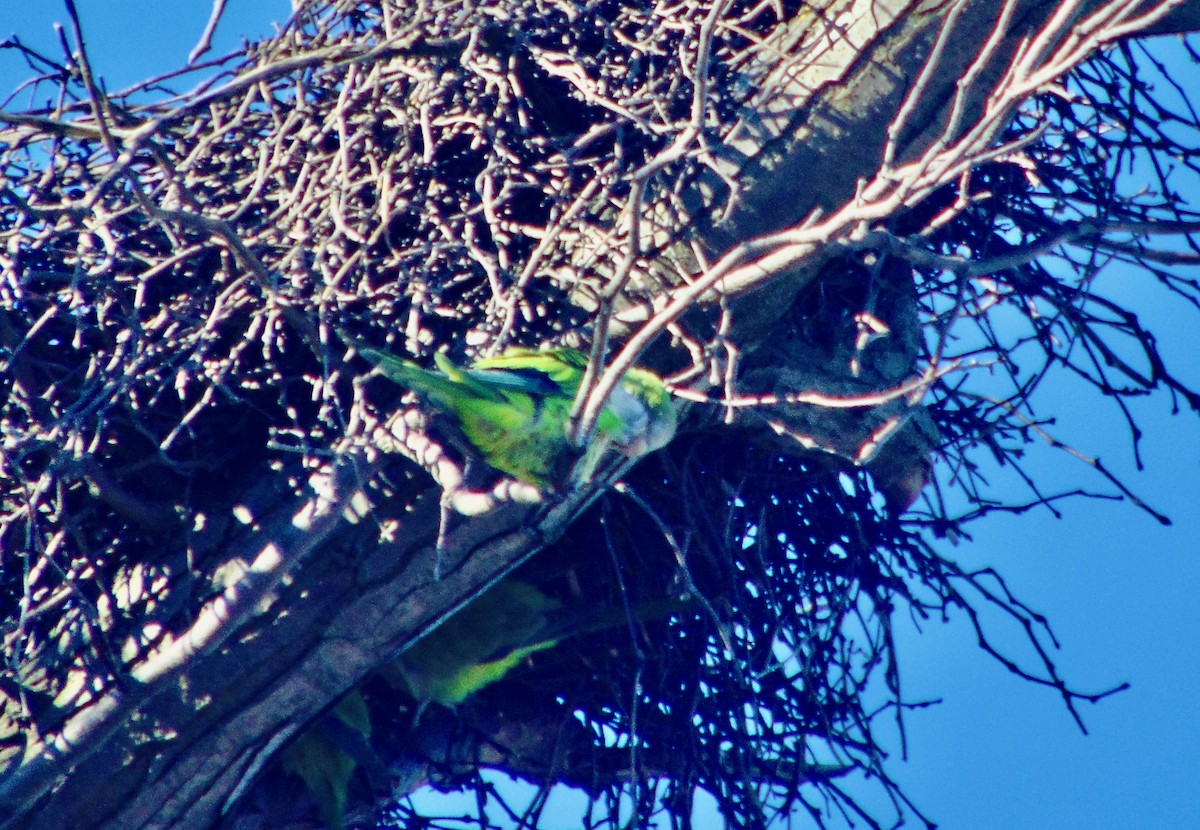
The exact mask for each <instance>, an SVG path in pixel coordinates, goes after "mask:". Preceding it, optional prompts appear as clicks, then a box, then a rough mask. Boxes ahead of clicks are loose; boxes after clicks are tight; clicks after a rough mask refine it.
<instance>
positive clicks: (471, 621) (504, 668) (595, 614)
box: [385, 577, 690, 707]
mask: <svg viewBox="0 0 1200 830" xmlns="http://www.w3.org/2000/svg"><path fill="white" fill-rule="evenodd" d="M689 604H690V603H689V602H688V600H685V599H677V598H671V599H662V600H657V601H651V602H645V603H641V604H639V605H637V606H636V607H634V608H632V609H629V610H626V609H625V608H623V607H620V608H603V609H594V608H587V609H581V608H568V607H566V606H564V605H563V603H562V602H560V601H559V600H557V599H555V598H553V597H551V596H548V595H547V594H546V593H544V592H543V591H542V590H541V589H539V588H537V587H536V586H534V585H531V584H530V583H528V582H525V581H523V580H521V579H517V578H515V577H507V578H506V579H502V580H501V581H500V582H497V583H496V584H495V585H494V586H492V587H491V588H489V589H488V590H487V591H485V592H484V593H482V594H480V595H479V596H478V597H476V598H475V599H474V600H472V601H471V602H470V603H468V604H467V605H466V606H464V607H463V608H462V609H461V610H459V612H458V613H457V614H455V615H454V616H452V617H450V618H449V619H448V620H446V621H445V622H444V623H442V624H441V625H439V626H438V627H437V628H435V629H434V630H433V631H431V632H430V633H429V634H427V635H426V636H425V637H423V638H421V639H420V640H418V641H417V642H416V643H414V644H413V645H411V646H409V647H408V648H407V649H406V650H405V651H404V652H403V653H402V654H401V655H400V657H398V658H397V659H396V660H395V661H394V662H393V663H392V664H391V666H390V667H389V668H388V669H387V670H385V675H390V676H391V677H392V678H393V680H392V682H393V684H394V685H397V686H399V685H403V686H404V687H405V688H407V689H408V691H409V692H410V693H411V694H412V696H413V697H415V698H416V699H417V700H419V701H421V702H422V703H425V702H433V703H440V704H441V705H443V706H447V707H454V706H457V705H458V704H460V703H462V702H463V701H464V700H466V699H467V698H468V697H470V696H471V695H473V694H475V693H476V692H478V691H480V690H481V689H483V688H485V687H487V686H490V685H491V684H492V683H495V682H496V681H497V680H500V679H501V678H503V677H504V676H505V675H506V674H508V672H509V671H511V670H512V669H514V668H516V667H517V666H518V665H520V664H521V662H522V661H524V660H525V659H526V658H527V657H529V656H530V655H532V654H536V653H537V652H539V651H544V650H546V649H549V648H553V647H554V646H556V645H558V644H559V643H560V642H562V641H563V640H564V639H566V638H568V637H574V636H578V635H581V634H587V633H590V632H593V631H601V630H604V629H606V628H614V627H617V626H621V625H626V624H628V622H629V620H630V619H634V620H647V619H655V618H662V617H666V616H668V615H670V614H673V613H675V612H677V611H680V610H683V609H684V608H687V607H688V606H689ZM397 676H398V679H399V681H400V682H399V683H396V682H395V679H396V678H397Z"/></svg>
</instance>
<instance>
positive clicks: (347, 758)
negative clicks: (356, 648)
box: [281, 691, 371, 830]
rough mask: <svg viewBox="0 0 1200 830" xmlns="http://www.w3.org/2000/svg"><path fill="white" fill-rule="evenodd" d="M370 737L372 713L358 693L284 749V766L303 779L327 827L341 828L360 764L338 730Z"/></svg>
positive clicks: (331, 828)
mask: <svg viewBox="0 0 1200 830" xmlns="http://www.w3.org/2000/svg"><path fill="white" fill-rule="evenodd" d="M346 730H349V731H350V732H351V734H357V735H358V736H360V737H361V738H362V739H366V738H370V737H371V716H370V714H369V713H368V712H367V703H366V701H365V700H363V697H362V695H361V694H359V693H358V692H356V691H355V692H351V693H350V694H348V695H346V697H344V698H342V699H341V701H339V702H338V704H337V706H335V707H334V708H333V709H332V710H331V711H330V712H329V713H327V714H326V715H324V716H323V717H322V719H320V720H318V721H317V722H316V723H315V724H314V725H313V726H312V727H310V728H309V730H308V731H307V732H305V733H304V734H303V735H301V736H300V737H299V738H297V739H296V740H295V741H294V742H293V743H292V744H291V745H290V746H289V747H288V748H287V749H285V750H284V751H283V754H282V756H281V760H282V763H283V768H284V769H285V770H287V771H288V772H291V773H294V774H295V775H298V776H300V777H301V778H303V779H304V783H305V784H306V785H307V786H308V791H309V793H310V794H311V795H312V797H313V800H314V801H316V802H317V808H318V810H319V811H320V813H321V819H322V820H323V821H324V822H325V826H326V827H327V828H328V830H342V827H343V826H344V820H343V817H344V815H345V812H346V797H347V794H348V792H349V789H350V779H351V777H352V776H353V775H354V770H355V768H356V767H357V766H358V762H357V761H356V760H355V758H354V755H353V754H351V753H350V752H348V751H347V748H346V747H345V746H343V745H342V744H343V740H342V739H340V737H339V734H338V733H339V732H344V731H346Z"/></svg>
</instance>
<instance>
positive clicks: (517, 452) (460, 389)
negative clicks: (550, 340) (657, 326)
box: [356, 345, 676, 489]
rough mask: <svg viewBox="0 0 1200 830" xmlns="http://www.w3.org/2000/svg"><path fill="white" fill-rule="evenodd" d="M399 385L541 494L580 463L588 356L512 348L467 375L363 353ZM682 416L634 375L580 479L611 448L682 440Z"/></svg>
mask: <svg viewBox="0 0 1200 830" xmlns="http://www.w3.org/2000/svg"><path fill="white" fill-rule="evenodd" d="M356 347H357V348H358V350H359V352H361V353H362V355H363V356H364V357H366V358H367V359H368V360H370V361H371V362H372V363H375V364H376V365H378V366H379V368H380V369H382V370H383V373H384V374H385V375H387V376H388V377H389V378H391V379H392V380H394V381H396V382H397V383H400V384H402V385H404V386H407V387H408V388H410V389H412V390H414V391H415V392H417V393H418V394H419V395H421V397H422V398H424V399H425V400H426V401H427V402H428V403H429V404H430V405H431V406H432V407H433V408H434V409H436V410H437V411H438V412H441V413H442V414H444V415H446V416H448V417H449V418H451V419H452V420H453V423H454V425H455V427H456V428H457V429H458V431H459V432H460V433H461V434H462V436H463V437H464V438H465V439H466V441H467V442H468V443H469V444H470V445H471V447H472V448H473V449H474V450H475V451H476V452H477V453H478V454H479V456H480V458H482V459H483V460H484V461H486V462H487V463H488V464H489V465H490V466H492V467H494V468H495V469H497V470H500V471H501V472H504V473H507V474H509V475H511V476H512V477H513V478H516V479H518V480H520V481H523V482H525V483H527V484H532V485H534V486H536V487H538V488H543V489H546V488H550V489H552V488H554V486H555V485H556V484H558V483H560V482H561V481H562V479H563V477H564V474H565V472H566V470H567V469H568V468H569V467H570V466H571V464H572V462H573V461H574V460H575V458H576V457H577V453H576V452H575V451H574V450H573V448H572V447H571V445H570V442H569V441H568V438H567V421H568V418H569V417H570V413H571V408H572V406H573V405H574V402H575V395H576V393H577V392H578V391H579V385H580V383H581V382H582V381H583V374H584V370H585V369H586V368H587V357H586V356H585V355H584V354H583V353H582V352H580V351H578V350H576V349H570V348H557V349H544V350H534V349H524V348H512V349H509V350H507V351H506V352H504V353H503V354H500V355H497V356H495V357H486V358H483V359H481V360H477V361H475V362H474V363H472V364H471V365H470V366H469V367H466V368H464V367H460V366H457V365H455V364H454V363H453V362H451V360H450V359H449V358H448V357H446V356H445V355H443V354H441V353H438V354H435V355H434V361H435V362H436V363H437V365H438V368H439V369H440V370H441V371H432V370H429V369H424V368H422V367H420V366H418V365H416V364H415V363H411V362H409V361H407V360H404V359H402V358H399V357H396V356H395V355H391V354H388V353H387V352H383V351H380V350H378V349H374V348H371V347H368V346H361V345H360V346H356ZM675 426H676V411H675V405H674V402H673V400H672V398H671V394H670V393H669V392H668V391H667V388H666V387H665V386H664V385H663V382H662V379H661V378H660V377H659V376H658V375H656V374H654V373H653V372H651V371H648V370H646V369H630V370H629V371H628V372H626V373H625V376H624V377H623V378H622V379H621V382H620V384H618V386H617V387H616V388H615V389H614V390H613V392H612V394H611V395H610V396H609V399H608V403H607V404H606V405H605V407H604V409H603V410H602V411H601V413H600V416H599V418H598V419H597V422H596V435H595V438H594V439H593V440H592V442H591V443H590V444H589V445H588V446H587V447H585V448H584V450H583V455H584V458H583V461H582V462H581V463H580V464H579V466H578V467H577V468H576V474H577V477H578V478H580V479H582V480H586V479H587V477H588V476H590V474H591V472H592V471H593V470H594V469H595V466H596V465H597V464H598V463H599V461H600V457H601V456H602V455H603V454H604V452H605V450H607V449H608V448H609V447H613V448H615V449H617V450H618V451H620V452H621V453H623V454H624V455H626V456H628V457H630V458H638V457H640V456H642V455H645V454H646V453H650V452H653V451H654V450H657V449H660V448H661V447H663V446H665V445H666V444H667V443H668V442H669V441H670V440H671V438H672V437H674V435H675Z"/></svg>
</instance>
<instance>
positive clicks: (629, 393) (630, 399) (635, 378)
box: [608, 369, 678, 458]
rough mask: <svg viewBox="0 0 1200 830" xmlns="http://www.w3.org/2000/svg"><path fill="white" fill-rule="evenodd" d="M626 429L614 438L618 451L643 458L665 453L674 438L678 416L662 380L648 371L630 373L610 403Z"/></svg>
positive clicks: (609, 405) (616, 390)
mask: <svg viewBox="0 0 1200 830" xmlns="http://www.w3.org/2000/svg"><path fill="white" fill-rule="evenodd" d="M608 407H609V409H611V410H612V411H613V412H614V413H615V414H616V415H617V416H618V418H620V420H621V423H622V425H623V427H624V429H623V430H622V432H621V434H620V435H617V436H616V437H615V438H614V443H615V444H616V446H617V449H619V450H620V451H621V453H622V454H624V455H626V456H628V457H629V458H640V457H641V456H643V455H646V454H647V453H651V452H654V451H655V450H658V449H662V448H663V447H665V446H666V445H667V444H669V443H670V442H671V439H672V438H674V437H675V427H676V424H677V422H678V414H677V413H676V411H675V402H674V400H673V399H672V398H671V393H670V392H668V391H667V387H666V386H665V385H664V384H663V382H662V378H660V377H659V376H658V375H656V374H654V373H653V372H651V371H648V370H646V369H630V370H629V371H628V372H626V373H625V376H624V377H623V378H622V379H621V383H620V385H619V386H617V388H616V389H614V390H613V392H612V395H610V396H609V399H608Z"/></svg>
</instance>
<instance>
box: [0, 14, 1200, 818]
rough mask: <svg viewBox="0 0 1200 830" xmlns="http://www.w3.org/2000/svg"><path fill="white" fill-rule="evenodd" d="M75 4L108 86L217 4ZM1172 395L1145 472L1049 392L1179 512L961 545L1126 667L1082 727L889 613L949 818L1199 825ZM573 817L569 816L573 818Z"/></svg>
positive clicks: (185, 40)
mask: <svg viewBox="0 0 1200 830" xmlns="http://www.w3.org/2000/svg"><path fill="white" fill-rule="evenodd" d="M78 5H79V8H80V13H81V15H82V16H83V20H84V26H85V33H86V35H87V37H88V48H89V53H90V57H91V60H92V62H93V66H94V68H95V69H96V71H97V72H98V73H99V74H100V75H102V76H103V77H104V78H105V79H106V81H107V84H108V88H109V89H114V90H115V89H119V88H121V87H124V86H126V85H128V84H130V83H133V82H135V81H138V80H142V79H144V78H146V77H149V76H151V75H153V74H156V73H158V72H161V71H165V70H168V69H172V68H174V67H176V66H178V65H181V64H182V63H183V62H184V61H185V60H186V58H187V55H188V53H189V52H190V51H191V49H192V47H193V46H194V45H195V43H196V41H197V39H198V38H199V35H200V32H201V31H202V30H203V27H204V24H205V21H206V20H207V19H208V15H209V11H210V9H211V1H210V0H176V2H173V3H164V2H161V0H104V1H103V2H102V1H101V0H78ZM167 9H170V11H169V12H167V11H166V10H167ZM290 11H291V8H290V4H289V3H288V2H286V0H271V2H265V0H229V8H228V10H227V12H226V15H225V19H224V22H223V23H222V26H221V28H220V29H219V30H218V33H217V38H216V43H215V49H214V54H219V53H223V52H225V51H228V50H230V49H233V48H236V47H237V45H238V44H239V43H240V40H241V37H242V35H248V36H250V37H252V38H253V37H258V36H265V35H268V34H270V33H271V31H272V25H271V24H272V22H273V21H279V22H282V21H283V20H285V19H286V18H287V17H288V16H289V15H290ZM66 19H67V18H66V13H65V7H64V6H62V5H61V4H59V3H57V2H53V0H34V2H29V0H24V2H16V0H0V21H3V22H2V23H0V26H2V27H3V28H0V39H2V38H4V37H7V36H8V35H9V34H13V33H15V34H18V35H20V37H21V39H22V40H23V41H24V42H25V43H27V44H29V45H31V46H34V47H40V48H44V49H46V50H47V51H48V52H50V53H51V54H53V53H54V51H55V43H56V36H55V35H54V32H53V29H52V28H51V26H52V23H53V22H54V21H55V20H63V21H65V20H66ZM1192 71H1193V74H1192V76H1191V77H1193V78H1195V77H1196V75H1195V68H1194V67H1193V70H1192ZM26 74H27V73H26V70H25V68H24V65H23V63H22V62H21V61H19V60H18V59H16V57H15V56H14V54H13V53H11V52H10V51H8V50H0V93H4V92H7V91H8V90H11V89H12V88H14V87H15V86H16V85H17V83H19V82H20V80H21V79H23V78H24V77H25V75H26ZM20 103H21V99H18V104H20ZM24 103H28V102H27V101H25V102H24ZM1100 279H1101V280H1104V281H1106V284H1108V285H1111V286H1112V287H1113V290H1114V291H1115V292H1117V293H1119V295H1120V296H1122V297H1124V298H1127V299H1128V300H1129V301H1130V302H1133V303H1134V304H1135V305H1136V306H1137V308H1138V310H1139V311H1140V312H1141V316H1142V319H1143V320H1144V321H1146V322H1147V323H1149V324H1150V325H1151V328H1153V329H1154V330H1155V331H1156V332H1157V334H1158V336H1159V339H1160V345H1161V346H1162V347H1163V349H1164V351H1165V352H1166V353H1167V354H1168V355H1169V356H1171V355H1173V356H1174V357H1175V364H1176V365H1175V368H1176V371H1179V372H1180V373H1181V374H1182V375H1183V377H1184V378H1185V379H1188V380H1190V381H1191V382H1192V385H1193V387H1196V386H1200V360H1197V357H1196V355H1197V350H1198V349H1197V347H1198V338H1197V335H1196V332H1197V330H1198V327H1197V322H1198V312H1196V311H1195V310H1192V311H1191V313H1188V310H1187V309H1186V308H1183V307H1182V306H1181V304H1180V303H1178V302H1171V301H1169V300H1168V299H1167V298H1165V297H1163V296H1160V293H1161V292H1156V291H1154V290H1153V289H1152V288H1150V287H1148V286H1149V285H1150V283H1149V280H1148V279H1147V278H1146V277H1142V276H1139V275H1137V274H1134V273H1130V272H1127V271H1126V272H1121V271H1117V270H1114V271H1112V272H1110V273H1105V274H1104V275H1102V276H1101V278H1100ZM1169 409H1170V402H1169V400H1167V398H1166V396H1165V395H1158V396H1154V397H1152V398H1150V399H1148V400H1144V401H1138V402H1136V405H1135V406H1134V410H1135V412H1136V413H1137V415H1138V417H1139V419H1140V420H1139V423H1140V424H1141V426H1142V427H1143V429H1144V430H1145V432H1146V435H1145V438H1144V441H1143V452H1144V456H1145V460H1146V467H1147V470H1146V471H1145V472H1141V473H1138V472H1137V471H1135V470H1134V469H1133V460H1132V456H1131V453H1130V452H1129V449H1128V446H1129V437H1128V433H1127V429H1126V427H1125V425H1124V424H1123V423H1122V422H1121V420H1120V417H1119V413H1118V412H1117V410H1116V409H1115V407H1112V406H1110V405H1108V404H1107V403H1105V402H1102V401H1099V402H1098V401H1097V400H1096V398H1095V396H1094V394H1091V393H1088V392H1086V391H1085V390H1082V389H1080V388H1079V387H1078V386H1076V385H1073V382H1071V381H1070V380H1069V379H1067V378H1064V377H1058V378H1057V379H1053V380H1052V381H1051V382H1050V383H1048V384H1047V386H1046V388H1045V394H1044V395H1043V396H1042V402H1041V412H1042V414H1051V413H1052V414H1054V415H1055V416H1057V418H1058V424H1057V426H1056V427H1055V432H1056V435H1057V436H1059V437H1060V438H1064V439H1066V440H1069V441H1070V442H1072V443H1074V444H1075V445H1076V446H1077V447H1079V448H1080V449H1081V450H1082V451H1084V452H1085V453H1087V454H1093V455H1099V456H1100V457H1101V458H1102V459H1103V460H1104V462H1105V463H1106V464H1107V465H1108V466H1109V467H1110V468H1111V469H1113V470H1114V471H1115V472H1117V473H1118V474H1120V475H1122V476H1124V479H1125V481H1126V483H1127V484H1129V485H1131V486H1132V488H1133V489H1134V491H1135V492H1137V493H1138V494H1139V495H1140V496H1142V497H1143V498H1145V499H1146V500H1147V501H1149V502H1150V503H1151V504H1152V505H1154V506H1155V507H1156V508H1157V509H1158V510H1160V511H1162V512H1166V513H1167V514H1168V515H1170V516H1171V518H1172V519H1173V520H1174V526H1173V527H1170V528H1164V527H1161V526H1160V525H1159V524H1158V523H1157V522H1155V521H1154V520H1153V519H1152V518H1150V517H1149V516H1147V515H1145V514H1144V513H1142V512H1140V511H1139V510H1137V509H1136V508H1135V507H1133V506H1131V505H1129V504H1128V503H1116V502H1109V501H1086V500H1082V499H1076V500H1072V501H1068V502H1065V503H1060V504H1059V508H1060V509H1061V510H1062V512H1063V513H1064V518H1063V519H1062V520H1056V519H1054V518H1053V517H1052V516H1051V515H1050V514H1049V513H1048V511H1045V510H1042V511H1035V512H1033V513H1030V514H1027V515H1024V516H1016V517H1013V516H995V517H992V518H990V519H987V520H985V521H983V522H980V523H977V524H976V525H974V526H973V527H972V528H971V530H972V533H973V535H974V537H975V538H974V541H973V542H964V543H962V544H961V545H959V546H958V547H956V548H953V549H952V550H951V554H950V555H952V556H953V557H955V558H957V559H958V560H959V561H960V562H962V563H963V564H966V565H970V566H984V565H991V566H995V567H996V568H997V569H998V570H999V571H1000V572H1001V573H1002V574H1004V576H1005V577H1006V579H1007V580H1008V582H1009V585H1010V587H1012V588H1013V590H1014V591H1015V592H1016V594H1017V595H1018V596H1019V597H1020V598H1022V599H1023V600H1024V601H1025V602H1027V603H1028V604H1029V605H1031V606H1032V607H1033V608H1034V609H1035V610H1038V611H1040V612H1042V613H1044V614H1046V615H1047V616H1049V618H1050V620H1051V622H1052V625H1053V629H1054V632H1055V634H1056V635H1057V636H1058V639H1059V641H1060V642H1061V644H1062V650H1061V651H1060V652H1059V653H1058V654H1057V655H1056V656H1057V659H1058V662H1059V666H1060V668H1061V669H1062V670H1063V672H1064V673H1065V675H1066V676H1067V677H1068V678H1069V679H1070V680H1071V681H1072V682H1073V683H1074V684H1075V686H1076V687H1077V688H1080V689H1082V690H1088V691H1099V690H1101V689H1104V688H1108V687H1111V686H1115V685H1118V684H1120V683H1122V682H1126V681H1128V682H1129V683H1130V685H1131V688H1130V689H1129V690H1128V691H1126V692H1124V693H1121V694H1119V695H1116V696H1115V697H1111V698H1108V699H1106V700H1104V701H1103V702H1101V703H1099V704H1098V705H1094V706H1092V705H1088V704H1081V707H1082V710H1081V711H1082V714H1083V716H1084V719H1085V722H1086V724H1087V726H1088V729H1089V731H1090V733H1091V734H1090V735H1088V736H1084V735H1082V734H1081V733H1080V732H1079V730H1078V728H1077V727H1076V726H1075V724H1074V722H1073V721H1072V719H1071V717H1070V716H1069V715H1068V713H1067V712H1066V711H1065V709H1064V708H1063V706H1062V703H1061V701H1060V700H1059V699H1058V698H1057V697H1056V695H1055V693H1054V692H1053V691H1051V690H1048V689H1044V688H1038V687H1034V686H1032V685H1030V684H1028V683H1025V682H1022V681H1020V680H1019V679H1017V678H1015V677H1013V676H1011V675H1009V674H1008V673H1007V672H1006V671H1005V670H1004V669H1003V668H1002V667H1001V666H1000V665H998V664H997V663H995V662H994V661H993V660H991V659H990V658H989V657H987V656H986V655H984V654H983V653H982V652H980V651H979V650H978V649H977V648H976V646H975V644H974V641H973V634H972V632H971V630H970V628H969V627H968V626H967V625H965V624H964V623H965V621H964V620H963V619H953V618H952V619H951V621H950V623H949V624H948V625H943V624H941V623H940V622H936V621H934V622H928V623H925V624H924V625H923V626H922V629H923V630H922V632H921V633H920V635H919V636H918V635H917V634H916V632H915V630H914V629H913V627H912V626H911V625H909V624H908V623H907V622H905V621H904V619H905V618H901V617H898V619H897V637H898V639H899V642H900V648H901V654H902V661H903V662H902V670H903V682H904V687H905V691H906V695H907V697H908V698H909V699H910V700H913V699H922V698H925V699H940V700H942V703H941V705H939V706H934V707H929V708H925V709H920V710H917V711H915V712H912V713H910V714H909V715H908V716H907V737H908V750H909V760H908V762H907V763H900V761H899V758H898V757H897V758H894V763H893V764H892V765H891V768H890V770H891V773H892V774H893V776H895V777H896V778H897V779H898V780H899V781H900V782H901V783H902V784H903V785H904V786H905V787H906V788H907V792H908V794H909V796H910V797H911V798H912V799H913V800H914V801H915V802H916V803H917V804H918V805H919V806H920V807H921V809H922V810H923V811H924V812H925V814H926V815H927V816H929V817H930V818H932V819H934V820H935V821H937V822H938V823H939V824H940V826H941V827H943V828H947V829H948V830H988V829H989V828H1043V827H1045V828H1050V827H1053V828H1057V830H1073V829H1074V828H1080V830H1082V828H1087V829H1088V830H1107V829H1108V828H1112V830H1117V829H1118V828H1120V829H1121V830H1124V828H1129V827H1139V828H1157V827H1164V828H1165V827H1172V828H1174V827H1200V798H1198V797H1197V792H1200V790H1198V788H1200V704H1198V703H1197V695H1196V692H1195V689H1196V686H1197V683H1198V681H1200V617H1198V616H1197V613H1196V608H1197V605H1198V598H1200V499H1198V498H1197V495H1196V493H1195V488H1196V486H1197V484H1198V483H1200V419H1197V417H1196V416H1195V414H1193V413H1186V412H1185V413H1184V414H1182V415H1181V416H1179V417H1170V415H1169ZM1032 454H1033V458H1032V460H1031V465H1030V469H1032V470H1034V471H1035V472H1036V473H1037V474H1038V475H1040V476H1041V477H1042V480H1043V481H1044V482H1050V483H1053V484H1057V485H1058V486H1059V487H1060V488H1061V489H1070V488H1071V487H1073V486H1079V485H1083V486H1086V487H1088V488H1089V489H1093V490H1104V489H1105V487H1104V484H1103V482H1102V480H1101V479H1100V478H1099V477H1098V476H1095V475H1094V474H1092V473H1091V472H1090V471H1089V470H1088V469H1087V468H1086V467H1084V465H1083V464H1081V463H1080V462H1078V461H1075V460H1073V459H1071V458H1070V457H1068V456H1067V455H1065V454H1063V453H1061V452H1058V451H1054V450H1051V449H1049V448H1040V449H1038V448H1035V449H1034V450H1033V453H1032ZM994 477H995V480H996V481H998V482H1001V485H1000V486H1001V488H1010V487H1011V488H1012V489H1007V490H1006V489H1001V490H1000V492H1001V493H1004V492H1010V493H1014V492H1020V490H1019V489H1018V488H1017V487H1016V485H1015V484H1014V483H1013V482H1011V481H1009V477H1008V476H1007V475H1006V474H1005V473H1004V472H1003V471H995V472H994ZM1048 489H1051V490H1052V489H1054V487H1053V486H1048ZM1007 641H1009V642H1012V643H1013V644H1014V645H1016V644H1017V640H1016V639H1015V638H1013V637H1008V638H1007ZM1017 653H1020V652H1019V651H1018V652H1017ZM573 818H574V815H572V816H570V817H567V816H564V821H563V824H562V826H563V827H570V826H571V825H572V819H573ZM798 826H806V825H805V824H804V823H803V822H801V823H800V824H799V825H798Z"/></svg>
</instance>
